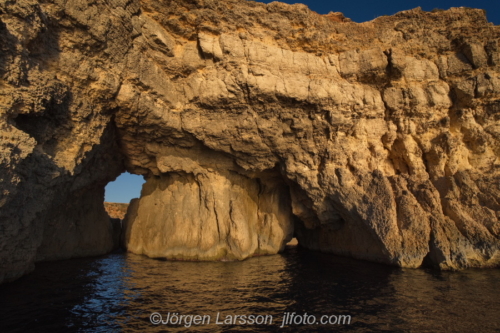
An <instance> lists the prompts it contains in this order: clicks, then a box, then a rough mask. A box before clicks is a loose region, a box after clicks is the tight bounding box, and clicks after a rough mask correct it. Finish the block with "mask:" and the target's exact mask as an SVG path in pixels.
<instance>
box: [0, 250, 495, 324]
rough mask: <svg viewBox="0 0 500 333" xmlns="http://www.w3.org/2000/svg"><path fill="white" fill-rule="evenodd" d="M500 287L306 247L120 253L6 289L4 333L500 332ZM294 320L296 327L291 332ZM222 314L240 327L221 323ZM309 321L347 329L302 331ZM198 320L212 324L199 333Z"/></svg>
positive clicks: (488, 275) (489, 280) (484, 274)
mask: <svg viewBox="0 0 500 333" xmlns="http://www.w3.org/2000/svg"><path fill="white" fill-rule="evenodd" d="M499 287H500V270H498V269H495V270H493V269H491V270H467V271H461V272H438V271H432V270H421V269H399V268H393V267H389V266H384V265H378V264H374V263H368V262H363V261H356V260H351V259H346V258H339V257H335V256H331V255H327V254H321V253H316V252H309V251H305V250H301V249H299V248H296V247H290V248H287V251H286V252H285V253H283V254H281V255H275V256H268V257H257V258H252V259H249V260H246V261H242V262H173V261H161V260H153V259H149V258H147V257H143V256H137V255H131V254H111V255H108V256H104V257H99V258H90V259H89V258H87V259H74V260H67V261H59V262H49V263H40V264H38V265H37V268H36V270H35V272H34V273H32V274H30V275H28V276H25V277H23V278H21V279H20V280H18V281H15V282H13V283H8V284H4V285H1V286H0V318H1V320H0V332H273V331H282V332H337V331H339V332H340V331H353V332H500V288H499ZM154 312H157V313H159V314H160V315H161V316H162V319H163V320H164V321H167V320H170V318H169V317H168V313H169V312H170V313H171V314H172V313H178V314H179V315H185V316H186V315H191V316H192V317H191V319H190V321H191V327H189V328H187V327H185V326H188V325H187V324H186V323H187V322H188V321H189V320H187V321H186V319H182V321H183V322H182V323H183V325H172V324H170V322H169V324H168V325H163V324H160V325H153V324H152V323H151V321H150V315H151V314H152V313H154ZM294 312H295V316H294V317H292V318H293V319H292V321H293V320H294V319H295V322H296V324H294V323H293V322H292V324H291V325H284V326H283V328H281V327H280V326H282V320H283V316H284V313H294ZM218 313H219V322H223V320H224V319H227V316H230V317H229V318H230V319H231V320H232V321H235V324H227V325H221V324H218V323H217V322H216V320H217V314H218ZM304 314H307V316H306V318H307V320H309V322H310V323H313V322H314V323H315V322H317V321H319V320H321V319H322V318H326V320H327V321H328V319H329V318H330V319H331V320H332V322H334V321H342V322H341V323H340V325H339V323H336V324H330V323H326V324H324V325H322V324H311V325H304V324H300V323H299V321H298V319H301V320H303V319H304ZM195 315H199V316H210V322H208V317H205V324H204V325H203V324H199V325H195V324H194V323H193V320H194V319H193V318H195V317H194V316H195ZM236 315H239V316H243V315H245V316H250V315H253V316H254V319H257V318H260V319H262V318H267V319H269V318H270V317H269V316H272V319H273V322H272V324H270V323H269V320H268V323H267V324H262V325H256V324H250V323H249V322H250V320H249V317H246V324H240V323H239V322H238V320H239V319H241V317H238V318H237V319H234V318H235V316H236ZM298 315H300V317H301V318H297V317H298ZM258 316H262V317H258ZM265 316H267V317H265ZM312 316H314V317H312ZM323 316H326V317H323ZM342 316H343V317H342ZM347 316H350V318H351V319H350V324H348V323H347V321H348V320H347V319H348V318H349V317H347ZM188 318H189V317H188ZM199 318H201V317H199ZM199 318H198V319H199ZM177 319H178V317H177ZM340 319H342V320H340ZM174 322H175V320H174Z"/></svg>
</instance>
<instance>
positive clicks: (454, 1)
mask: <svg viewBox="0 0 500 333" xmlns="http://www.w3.org/2000/svg"><path fill="white" fill-rule="evenodd" d="M260 2H264V3H270V2H272V1H260ZM281 2H285V3H289V4H293V3H303V4H306V5H307V6H309V8H311V9H312V10H314V11H315V12H317V13H319V14H328V13H329V12H342V13H344V15H345V16H346V17H348V18H350V19H351V20H353V21H354V22H365V21H371V20H373V19H374V18H376V17H379V16H382V15H392V14H395V13H397V12H400V11H402V10H407V9H412V8H416V7H422V9H423V10H425V11H431V10H433V9H434V8H440V9H449V8H450V7H462V6H464V7H472V8H481V9H486V15H487V17H488V20H489V21H490V22H493V23H494V24H496V25H500V0H474V1H471V0H442V1H439V0H432V1H431V0H410V1H394V0H391V1H388V0H378V1H373V0H351V1H325V0H310V1H281ZM143 183H144V178H143V177H142V176H137V175H131V174H129V173H124V174H122V175H121V176H120V177H118V178H117V179H116V181H114V182H111V183H109V184H108V186H106V195H105V198H104V200H105V201H108V202H123V203H129V202H130V200H131V199H133V198H138V197H139V196H140V193H141V188H142V184H143Z"/></svg>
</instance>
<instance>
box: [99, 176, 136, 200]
mask: <svg viewBox="0 0 500 333" xmlns="http://www.w3.org/2000/svg"><path fill="white" fill-rule="evenodd" d="M144 182H145V181H144V178H143V177H142V176H138V175H132V174H130V173H128V172H125V173H122V174H121V175H120V177H118V178H117V179H116V180H115V181H114V182H110V183H109V184H108V185H107V186H106V192H105V194H104V201H106V202H120V203H129V202H130V200H132V199H134V198H139V196H140V195H141V189H142V184H144Z"/></svg>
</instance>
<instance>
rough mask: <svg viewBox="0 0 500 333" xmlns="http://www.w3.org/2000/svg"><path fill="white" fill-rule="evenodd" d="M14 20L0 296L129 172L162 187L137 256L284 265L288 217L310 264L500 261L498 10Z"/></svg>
mask: <svg viewBox="0 0 500 333" xmlns="http://www.w3.org/2000/svg"><path fill="white" fill-rule="evenodd" d="M332 9H334V8H332ZM0 20H1V22H0V38H1V41H0V47H1V48H2V49H1V53H0V75H1V82H0V85H1V90H0V119H1V126H2V132H1V136H2V138H1V140H2V141H1V153H2V155H1V161H0V163H1V167H2V169H1V170H2V171H1V178H2V180H1V181H2V193H0V195H1V197H0V216H1V220H0V228H1V230H2V231H3V232H2V233H1V234H0V265H1V267H0V268H1V269H0V271H1V275H2V277H0V280H2V279H11V278H14V277H17V276H19V275H21V274H23V273H24V272H26V271H28V270H29V269H31V267H32V264H33V262H34V260H35V258H37V256H38V254H37V251H38V248H39V246H40V245H41V244H43V238H44V236H43V230H44V229H46V227H45V226H47V225H50V222H49V221H50V220H54V218H55V217H54V214H60V216H59V217H57V220H59V221H63V220H65V219H66V220H67V221H71V219H72V218H71V214H70V212H69V211H68V210H67V209H66V210H65V209H61V210H58V211H57V212H54V211H51V207H56V206H58V205H60V204H61V202H64V201H65V200H73V199H74V198H75V195H77V193H79V192H78V191H83V192H85V193H87V192H86V191H91V190H92V189H94V188H95V187H99V186H101V187H103V186H104V185H105V183H106V182H107V181H109V180H110V179H113V178H114V177H116V176H117V175H118V174H119V173H120V172H121V171H123V168H124V167H123V165H122V156H123V157H124V158H125V168H126V169H127V170H128V171H130V172H133V173H137V174H142V175H145V176H146V178H147V183H146V185H145V188H144V190H143V196H142V198H141V199H140V201H138V202H135V203H134V204H133V205H131V207H130V212H131V214H129V215H130V216H129V217H128V220H129V221H128V222H130V223H128V224H127V225H128V227H127V228H128V229H127V230H128V236H129V237H128V238H127V239H126V241H128V242H129V243H128V246H129V250H131V251H134V252H137V253H145V254H148V255H151V256H167V257H175V258H189V259H196V258H198V259H210V258H219V259H224V258H226V257H227V259H229V257H231V258H238V259H240V258H243V257H246V256H249V255H254V254H260V253H274V252H277V251H279V250H280V249H281V248H282V246H283V242H285V241H286V239H287V238H288V237H289V233H290V230H291V229H290V228H291V224H290V221H291V217H290V214H289V211H290V209H291V212H292V213H293V215H294V216H295V217H296V218H297V223H296V225H295V234H296V236H297V238H298V239H299V242H300V244H301V245H302V246H305V247H307V248H311V249H316V250H321V251H327V252H332V253H336V254H342V255H348V256H352V257H355V258H361V259H367V260H372V261H378V262H383V263H388V264H394V265H399V266H404V267H418V266H420V265H422V264H423V263H427V264H431V265H434V266H437V267H440V268H443V269H448V268H464V267H487V266H495V265H498V264H499V262H500V251H499V249H500V242H499V237H500V223H499V220H498V219H499V217H500V202H499V198H500V185H499V184H500V171H499V170H500V169H499V166H500V160H499V155H500V144H499V138H500V125H499V117H500V116H499V110H500V106H499V102H498V101H499V100H500V98H499V97H500V78H499V76H500V75H499V71H500V69H499V63H500V53H499V51H498V38H499V36H500V29H499V28H498V27H496V26H493V25H492V24H490V23H488V22H487V20H486V18H485V15H484V12H483V11H482V10H475V9H467V8H452V9H450V10H447V11H438V12H433V13H426V12H422V11H421V10H420V9H415V10H410V11H405V12H401V13H398V14H396V15H394V16H391V17H388V16H384V17H380V18H377V19H375V20H373V21H370V22H365V23H361V24H358V23H353V22H350V21H349V20H348V19H345V18H344V17H343V16H342V15H340V14H334V13H332V14H329V15H323V16H322V15H318V14H317V13H314V12H312V11H310V10H309V9H308V8H307V7H305V6H303V5H293V6H290V5H286V4H282V3H277V2H274V3H271V4H269V5H265V4H261V3H255V2H251V1H243V0H223V1H211V0H195V1H181V0H163V1H146V0H127V1H125V0H123V1H121V0H113V1H100V0H98V1H76V0H69V1H68V0H49V1H43V2H40V3H38V2H36V1H34V0H23V1H17V2H4V3H1V4H0ZM285 189H286V190H285ZM92 191H93V190H92ZM283 191H286V192H289V194H286V195H285V194H284V193H283ZM83 192H82V193H83ZM146 193H147V194H146ZM83 197H85V196H82V198H83ZM181 198H184V199H182V200H181ZM278 198H279V200H278ZM287 198H288V199H287ZM82 200H83V199H82ZM56 203H57V205H56ZM278 204H283V207H281V206H280V207H278V206H276V205H278ZM285 206H288V208H287V207H285ZM21 207H22V209H21ZM233 208H234V209H233ZM49 212H50V214H49ZM49 216H50V218H49ZM148 216H149V217H148ZM150 216H155V218H153V219H152V218H150ZM132 217H133V218H132ZM132 220H133V221H132ZM266 221H268V222H266ZM103 223H104V222H103ZM266 223H268V224H266ZM217 228H219V229H218V231H217V232H216V231H215V230H217ZM266 228H267V229H266ZM56 229H57V230H63V229H62V228H56ZM203 230H205V231H206V232H207V233H206V234H204V233H203ZM63 235H64V233H62V234H61V237H63ZM151 237H152V238H151ZM55 238H56V239H57V238H58V236H56V237H55ZM102 242H104V243H105V241H104V240H102ZM42 248H44V247H42ZM102 248H103V251H104V248H105V246H103V247H102ZM65 251H67V253H66V255H65V257H71V256H73V255H76V253H77V252H78V251H76V250H71V249H67V250H65ZM75 251H76V252H75ZM78 253H82V252H78ZM49 257H50V256H49Z"/></svg>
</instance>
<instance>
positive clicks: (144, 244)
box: [124, 170, 293, 260]
mask: <svg viewBox="0 0 500 333" xmlns="http://www.w3.org/2000/svg"><path fill="white" fill-rule="evenodd" d="M124 236H125V240H124V241H125V246H126V248H127V249H128V250H129V251H131V252H133V253H137V254H145V255H147V256H149V257H153V258H168V259H177V260H243V259H246V258H248V257H251V256H255V255H266V254H276V253H278V252H280V251H282V250H283V249H284V247H285V245H286V243H287V242H288V241H290V240H291V239H292V236H293V215H292V212H291V208H290V199H289V193H288V188H287V187H286V186H284V184H283V181H282V180H281V178H271V177H268V178H267V179H265V178H258V179H252V178H249V177H246V176H243V175H241V174H238V173H236V172H232V171H229V172H223V171H215V170H212V171H208V172H206V173H205V172H201V173H196V174H192V173H184V172H182V173H168V174H165V175H162V176H158V177H157V176H153V177H151V178H149V179H148V181H147V182H146V184H145V185H144V187H143V190H142V196H141V199H140V200H139V199H135V200H134V201H133V202H132V204H131V206H130V208H129V211H128V213H127V219H126V221H125V235H124Z"/></svg>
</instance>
